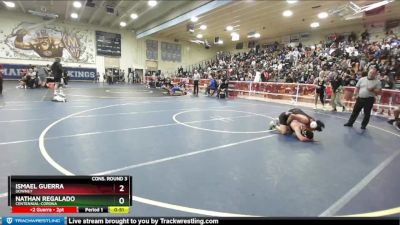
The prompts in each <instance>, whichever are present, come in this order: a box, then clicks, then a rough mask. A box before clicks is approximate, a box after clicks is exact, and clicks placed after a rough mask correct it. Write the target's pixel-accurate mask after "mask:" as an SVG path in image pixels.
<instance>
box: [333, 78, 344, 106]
mask: <svg viewBox="0 0 400 225" xmlns="http://www.w3.org/2000/svg"><path fill="white" fill-rule="evenodd" d="M343 84H344V81H343V79H342V77H341V76H340V75H338V74H336V75H335V76H334V78H333V80H332V81H331V86H332V111H333V112H336V106H337V105H338V106H340V107H342V109H343V112H344V111H346V108H345V107H344V105H343V104H342V92H343Z"/></svg>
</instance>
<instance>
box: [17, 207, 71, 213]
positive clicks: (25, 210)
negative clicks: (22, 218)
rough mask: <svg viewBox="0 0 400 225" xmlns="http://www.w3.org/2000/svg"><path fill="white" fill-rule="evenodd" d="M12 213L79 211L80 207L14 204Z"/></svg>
mask: <svg viewBox="0 0 400 225" xmlns="http://www.w3.org/2000/svg"><path fill="white" fill-rule="evenodd" d="M11 212H12V213H35V214H41V213H46V214H47V213H78V207H74V206H68V207H57V206H41V207H37V206H36V207H32V206H14V207H11Z"/></svg>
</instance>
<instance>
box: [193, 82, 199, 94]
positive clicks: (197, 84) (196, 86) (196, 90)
mask: <svg viewBox="0 0 400 225" xmlns="http://www.w3.org/2000/svg"><path fill="white" fill-rule="evenodd" d="M193 85H194V86H193V94H194V95H196V94H197V95H198V94H199V81H198V80H194V82H193Z"/></svg>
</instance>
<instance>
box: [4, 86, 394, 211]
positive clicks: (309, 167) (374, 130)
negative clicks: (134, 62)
mask: <svg viewBox="0 0 400 225" xmlns="http://www.w3.org/2000/svg"><path fill="white" fill-rule="evenodd" d="M15 86H16V82H15V81H12V82H5V91H4V93H3V96H1V97H0V133H1V135H0V154H1V157H0V160H1V163H0V214H1V215H9V214H10V209H9V207H8V206H7V176H9V175H63V174H65V175H71V174H77V175H90V174H96V175H100V174H110V175H132V176H133V194H134V196H135V197H134V202H133V207H132V208H131V212H130V214H131V215H133V216H241V215H242V216H243V215H251V216H342V215H355V214H362V215H360V216H395V215H399V214H400V194H399V190H400V180H399V179H398V178H399V171H400V156H399V154H400V151H399V149H400V148H399V143H400V142H399V138H400V134H399V133H398V131H396V130H395V129H394V128H393V127H391V126H390V125H389V124H387V123H386V120H385V119H381V118H379V117H373V118H372V119H371V122H370V125H369V126H368V127H367V130H365V131H362V130H361V129H360V123H359V122H358V123H357V124H356V125H355V126H354V128H347V127H343V124H344V123H345V122H346V120H347V119H348V117H349V113H340V112H338V113H331V112H327V111H314V110H312V109H309V108H303V109H304V110H305V111H306V112H307V113H309V114H310V115H311V116H313V117H315V118H317V119H320V120H322V121H324V122H325V125H326V129H325V130H324V131H323V132H320V133H318V132H317V133H315V136H316V142H313V143H302V142H299V141H297V139H296V138H295V137H294V136H283V135H279V134H277V133H276V132H275V131H269V130H268V124H269V121H270V120H271V119H272V118H276V117H278V115H279V114H280V113H281V112H283V111H286V110H288V109H289V108H291V107H292V106H290V105H283V104H276V103H266V102H261V101H253V100H244V99H234V100H232V99H216V98H214V97H205V96H202V95H201V96H199V97H193V96H191V95H187V96H179V97H178V96H176V97H171V96H165V95H164V94H163V93H162V92H161V91H160V90H158V89H147V88H145V87H144V86H141V85H135V86H133V85H131V86H129V85H114V86H108V85H104V84H93V83H80V82H72V83H71V84H70V85H69V87H68V88H67V89H65V91H64V92H65V93H66V94H67V98H68V102H67V103H57V102H52V101H51V98H52V91H51V90H47V89H33V90H31V89H16V88H15ZM300 108H301V107H300ZM361 118H362V115H360V117H359V119H361Z"/></svg>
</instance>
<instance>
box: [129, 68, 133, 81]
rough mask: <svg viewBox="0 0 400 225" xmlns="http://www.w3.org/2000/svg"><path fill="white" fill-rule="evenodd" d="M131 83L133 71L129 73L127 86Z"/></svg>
mask: <svg viewBox="0 0 400 225" xmlns="http://www.w3.org/2000/svg"><path fill="white" fill-rule="evenodd" d="M132 83H133V70H131V72H129V74H128V84H132Z"/></svg>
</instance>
